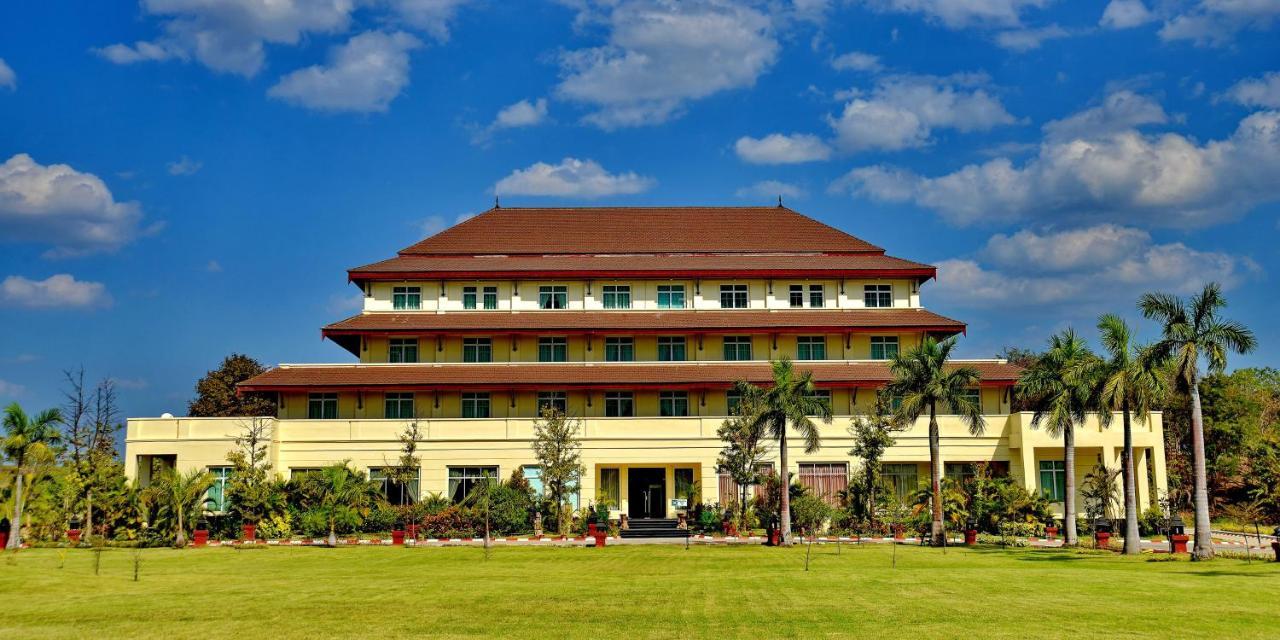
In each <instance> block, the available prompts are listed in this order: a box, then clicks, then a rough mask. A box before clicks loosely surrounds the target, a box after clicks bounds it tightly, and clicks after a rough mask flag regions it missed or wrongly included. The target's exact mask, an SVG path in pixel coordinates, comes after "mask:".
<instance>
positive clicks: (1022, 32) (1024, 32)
mask: <svg viewBox="0 0 1280 640" xmlns="http://www.w3.org/2000/svg"><path fill="white" fill-rule="evenodd" d="M1070 35H1071V33H1070V32H1068V31H1067V30H1066V29H1063V28H1062V27H1060V26H1058V25H1056V24H1051V25H1049V26H1047V27H1039V28H1029V29H1012V30H1009V31H1001V32H1000V33H997V34H996V44H998V45H1000V46H1001V47H1003V48H1005V49H1008V50H1010V51H1017V52H1019V53H1022V52H1026V51H1031V50H1033V49H1039V48H1040V45H1042V44H1044V43H1045V42H1046V41H1048V40H1058V39H1060V38H1066V37H1067V36H1070Z"/></svg>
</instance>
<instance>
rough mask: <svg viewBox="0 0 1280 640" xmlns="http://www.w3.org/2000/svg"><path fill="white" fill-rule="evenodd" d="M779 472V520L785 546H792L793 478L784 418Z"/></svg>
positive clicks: (781, 431) (780, 442)
mask: <svg viewBox="0 0 1280 640" xmlns="http://www.w3.org/2000/svg"><path fill="white" fill-rule="evenodd" d="M778 433H779V435H778V456H779V460H778V462H779V464H778V467H779V470H780V471H781V473H782V475H781V478H782V497H781V498H780V500H779V505H781V506H780V507H779V508H778V511H779V512H780V513H779V514H778V520H779V523H780V525H779V528H780V529H782V544H783V546H790V545H791V477H790V474H788V473H787V423H786V418H783V422H782V429H781V430H780V431H779V432H778Z"/></svg>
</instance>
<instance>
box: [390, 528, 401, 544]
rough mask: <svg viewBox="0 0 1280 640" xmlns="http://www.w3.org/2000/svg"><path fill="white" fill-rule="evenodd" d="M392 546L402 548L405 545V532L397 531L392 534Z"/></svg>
mask: <svg viewBox="0 0 1280 640" xmlns="http://www.w3.org/2000/svg"><path fill="white" fill-rule="evenodd" d="M391 544H393V545H396V546H400V545H403V544H404V531H402V530H400V529H396V530H395V531H392V532H391Z"/></svg>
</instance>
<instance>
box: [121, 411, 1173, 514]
mask: <svg viewBox="0 0 1280 640" xmlns="http://www.w3.org/2000/svg"><path fill="white" fill-rule="evenodd" d="M861 399H862V398H861V397H860V398H859V402H860V403H861ZM572 402H573V401H572V400H571V408H570V411H574V410H575V409H574V407H573V406H572ZM532 403H533V398H532V396H531V395H527V396H519V397H517V405H518V407H519V406H524V405H528V404H532ZM722 420H723V418H720V417H689V418H600V417H587V418H584V419H583V420H582V427H583V432H582V459H583V464H584V466H586V468H587V469H588V473H587V475H586V477H585V478H584V479H583V487H582V495H583V498H584V503H586V502H587V501H589V500H590V499H591V498H592V497H593V496H594V495H595V492H596V487H597V482H598V477H599V472H598V471H599V468H600V467H604V466H622V465H632V466H661V467H664V468H667V469H668V470H670V469H674V468H675V467H686V466H687V467H694V468H696V469H697V470H698V471H697V474H696V478H697V479H698V481H699V482H700V483H701V487H702V492H703V495H704V496H706V497H707V499H714V496H716V495H717V488H718V482H719V481H718V477H717V475H716V472H715V463H716V457H717V455H718V454H719V452H720V449H721V446H722V445H721V442H720V440H719V439H718V438H717V437H716V429H717V428H718V427H719V426H720V424H721V422H722ZM850 420H851V416H849V415H840V416H837V417H836V418H835V419H834V420H833V422H832V423H831V424H828V425H821V426H820V429H821V433H822V447H821V448H820V449H819V450H818V451H815V452H813V453H805V452H804V451H803V449H802V447H800V446H794V447H792V448H790V449H789V450H788V451H789V458H790V461H791V464H793V465H798V464H799V463H802V462H845V463H848V465H849V468H850V470H853V469H855V468H857V466H858V464H859V461H858V460H857V459H855V458H853V457H851V456H850V455H849V449H850V448H851V447H852V444H853V442H852V436H851V435H850V433H849V430H848V428H849V426H850ZM939 423H940V424H939V426H940V437H941V443H942V449H941V451H942V459H943V461H944V463H945V462H980V461H991V460H1002V461H1008V462H1009V467H1010V473H1011V475H1012V476H1013V477H1014V478H1017V479H1020V480H1021V481H1022V482H1023V483H1024V484H1025V485H1026V486H1027V487H1028V489H1030V490H1033V491H1038V484H1039V477H1038V464H1036V463H1037V462H1038V461H1039V460H1042V459H1061V444H1060V443H1056V446H1052V445H1053V444H1055V443H1052V442H1045V441H1043V440H1041V439H1040V437H1039V432H1034V431H1032V430H1031V429H1030V428H1029V423H1030V415H1029V414H1025V413H1023V414H1012V415H992V416H988V424H987V427H986V430H985V431H984V432H983V433H982V434H981V435H979V436H974V435H971V434H970V433H969V431H968V427H967V426H965V424H964V423H963V422H962V421H961V420H959V419H958V418H956V417H954V416H940V417H939ZM406 424H407V423H406V422H405V421H403V420H378V419H339V420H295V419H288V420H281V421H278V422H276V427H275V429H274V441H273V444H272V446H271V459H272V464H273V465H274V468H275V469H276V470H277V471H278V472H280V473H283V474H285V475H286V476H287V474H288V472H289V469H292V468H311V467H317V466H323V465H326V464H331V463H335V462H340V461H342V460H349V461H350V462H351V464H352V465H353V466H355V467H356V468H360V469H368V468H370V467H381V466H387V465H389V464H394V461H395V459H396V458H397V456H398V455H399V447H400V443H399V440H398V436H399V434H400V433H402V432H403V429H404V427H405V426H406ZM533 424H534V421H533V420H532V419H529V418H502V417H494V418H490V419H474V420H463V419H429V418H427V419H423V420H421V421H420V423H419V426H420V428H421V430H422V440H421V442H420V443H419V449H418V453H419V455H420V456H421V458H422V489H423V491H424V492H425V493H430V492H439V493H444V492H445V491H446V489H447V486H448V484H447V476H448V467H449V466H451V465H486V466H487V465H494V466H498V467H499V473H500V474H501V475H502V476H503V477H507V476H509V475H510V474H511V472H512V471H513V470H515V469H517V468H519V467H520V466H521V465H525V464H534V460H533V454H532V450H531V447H530V442H531V440H532V437H533V432H534V430H533ZM242 428H243V421H242V420H238V419H234V418H134V419H130V420H129V422H128V427H127V432H126V443H125V465H126V473H127V474H128V475H129V476H130V477H136V475H137V471H138V469H137V460H138V457H139V456H145V455H175V456H176V464H177V467H178V468H179V470H186V469H191V468H207V467H210V466H224V465H225V464H226V454H227V453H228V452H230V451H231V450H232V449H233V447H234V443H233V438H234V437H235V435H236V434H237V433H239V432H240V431H241V430H242ZM1089 435H1090V438H1089V441H1088V443H1086V444H1084V445H1082V447H1081V448H1080V450H1079V451H1078V454H1077V457H1078V460H1079V462H1078V468H1077V478H1078V479H1080V480H1082V479H1083V477H1084V474H1086V473H1088V472H1089V470H1090V468H1091V467H1092V465H1093V464H1094V462H1095V461H1096V459H1097V458H1096V456H1097V455H1098V454H1099V453H1103V452H1104V450H1105V451H1107V452H1109V453H1104V456H1105V455H1112V456H1118V453H1116V452H1117V450H1118V448H1119V447H1120V446H1121V442H1122V441H1121V433H1120V431H1119V429H1111V430H1107V431H1101V432H1098V433H1096V434H1089ZM895 437H896V440H897V444H895V445H894V446H893V447H891V448H890V449H889V451H888V452H887V453H886V455H885V461H886V462H889V463H915V464H917V465H918V473H919V475H920V476H921V477H923V478H927V477H928V467H927V462H928V459H929V448H928V426H927V422H926V421H924V420H921V421H919V422H918V423H917V424H915V425H913V427H912V428H910V429H909V430H907V431H904V432H901V433H899V434H896V436H895ZM1161 439H1162V434H1161V423H1160V416H1159V414H1156V415H1155V416H1153V420H1152V422H1151V423H1150V426H1149V427H1147V431H1146V432H1145V433H1144V434H1142V437H1141V438H1140V437H1138V435H1137V434H1135V442H1137V443H1139V445H1138V446H1139V447H1140V449H1139V450H1140V451H1141V452H1145V453H1146V454H1147V456H1146V457H1145V459H1144V456H1141V455H1140V456H1139V460H1140V461H1144V462H1146V463H1149V464H1155V465H1156V467H1157V473H1156V482H1157V487H1158V490H1159V491H1161V492H1163V491H1164V490H1165V489H1166V484H1165V483H1166V480H1165V475H1164V471H1163V468H1164V457H1163V449H1162V448H1158V447H1156V446H1154V443H1158V442H1160V441H1161ZM791 442H792V443H798V442H799V438H794V437H793V438H792V440H791ZM1015 443H1019V444H1021V445H1022V446H1023V447H1024V448H1025V447H1028V446H1030V447H1031V448H1030V451H1029V454H1028V453H1027V452H1026V451H1025V449H1024V448H1019V447H1017V446H1014V444H1015ZM775 457H776V452H775ZM1147 461H1149V462H1147ZM794 468H795V467H793V469H794ZM670 473H671V472H670V471H669V473H668V476H669V477H668V483H667V487H668V493H669V494H672V492H673V491H674V481H673V479H672V478H671V477H670ZM1141 477H1145V475H1143V476H1141ZM623 479H624V481H625V479H626V475H625V474H623ZM1145 484H1146V483H1145V482H1140V483H1139V485H1140V486H1144V485H1145ZM1145 491H1146V490H1145V489H1140V490H1139V499H1140V504H1143V505H1144V506H1145V505H1146V504H1149V503H1150V500H1151V499H1152V496H1146V497H1145V498H1143V496H1144V495H1145V493H1144V492H1145ZM670 497H674V495H669V496H668V498H670ZM622 498H623V500H624V502H625V501H626V492H625V488H624V489H623V495H622ZM627 506H628V505H627V504H624V505H623V508H624V509H625V508H627Z"/></svg>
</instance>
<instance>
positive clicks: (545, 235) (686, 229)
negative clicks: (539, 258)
mask: <svg viewBox="0 0 1280 640" xmlns="http://www.w3.org/2000/svg"><path fill="white" fill-rule="evenodd" d="M779 251H784V252H785V251H808V252H873V253H882V252H883V251H884V250H883V249H881V248H880V247H877V246H875V245H873V244H871V243H869V242H865V241H863V240H861V239H858V238H855V237H853V236H851V235H849V234H847V233H845V232H843V231H840V230H839V229H836V228H834V227H831V226H828V225H825V224H822V223H821V222H818V221H817V220H814V219H813V218H810V217H808V216H805V215H801V214H799V213H796V212H795V211H792V210H791V209H788V208H786V207H782V206H777V207H543V208H509V207H502V208H494V209H490V210H488V211H486V212H484V213H482V214H480V215H478V216H475V217H474V218H471V219H469V220H466V221H464V222H462V223H459V224H457V225H454V226H452V227H450V228H448V229H445V230H444V231H441V232H440V233H437V234H435V235H433V236H431V237H430V238H427V239H425V240H422V241H421V242H418V243H417V244H414V245H413V246H410V247H407V248H405V249H404V250H402V251H400V254H401V255H468V254H471V255H474V254H504V255H516V254H525V255H547V254H595V253H683V252H698V253H756V252H779Z"/></svg>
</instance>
